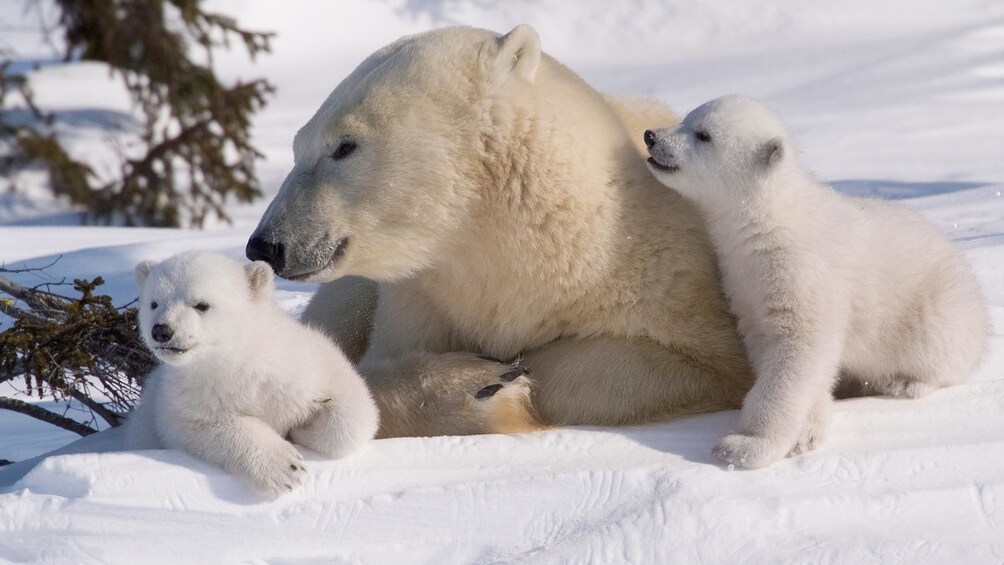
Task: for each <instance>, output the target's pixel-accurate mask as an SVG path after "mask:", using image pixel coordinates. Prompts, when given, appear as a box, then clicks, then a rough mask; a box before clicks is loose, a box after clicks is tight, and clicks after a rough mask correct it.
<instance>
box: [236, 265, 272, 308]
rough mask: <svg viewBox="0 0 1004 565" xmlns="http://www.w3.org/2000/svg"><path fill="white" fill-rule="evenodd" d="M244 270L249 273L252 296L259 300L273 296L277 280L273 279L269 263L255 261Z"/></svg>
mask: <svg viewBox="0 0 1004 565" xmlns="http://www.w3.org/2000/svg"><path fill="white" fill-rule="evenodd" d="M244 272H245V273H247V277H248V287H250V288H251V296H253V297H254V298H255V299H258V300H261V299H269V298H271V297H272V291H274V290H275V282H274V281H273V280H272V267H271V266H270V265H269V264H268V263H266V262H264V261H255V262H254V263H251V264H250V265H248V266H246V267H244Z"/></svg>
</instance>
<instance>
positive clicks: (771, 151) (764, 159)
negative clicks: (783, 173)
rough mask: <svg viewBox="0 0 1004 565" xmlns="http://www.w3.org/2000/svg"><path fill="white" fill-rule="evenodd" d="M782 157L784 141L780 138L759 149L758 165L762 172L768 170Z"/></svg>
mask: <svg viewBox="0 0 1004 565" xmlns="http://www.w3.org/2000/svg"><path fill="white" fill-rule="evenodd" d="M783 157H784V141H783V140H782V139H781V138H780V137H775V138H774V139H772V140H770V141H768V142H767V143H764V144H763V148H761V149H760V163H762V164H763V168H764V170H767V169H770V168H771V167H773V166H774V165H776V164H777V163H778V161H780V160H781V159H782V158H783Z"/></svg>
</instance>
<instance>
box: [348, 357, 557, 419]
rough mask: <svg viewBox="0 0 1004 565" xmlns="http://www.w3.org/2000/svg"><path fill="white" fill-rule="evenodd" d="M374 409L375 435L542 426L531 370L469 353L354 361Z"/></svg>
mask: <svg viewBox="0 0 1004 565" xmlns="http://www.w3.org/2000/svg"><path fill="white" fill-rule="evenodd" d="M359 371H360V373H362V375H363V376H364V377H365V378H366V382H367V384H368V385H369V386H370V389H371V391H372V393H373V398H374V399H375V400H376V402H377V406H379V408H380V431H379V432H378V433H377V437H414V436H438V435H473V434H490V433H518V432H528V431H534V430H539V429H542V428H543V427H544V426H543V425H542V424H541V423H540V421H539V420H538V419H537V417H536V415H535V414H534V412H533V409H532V407H531V406H530V387H531V379H532V375H530V374H529V371H528V370H527V369H526V368H525V367H522V366H518V365H511V364H507V363H502V362H499V361H497V360H494V359H491V358H488V357H483V356H479V355H476V354H473V353H444V354H431V353H423V354H414V355H409V356H407V357H404V358H400V359H379V360H378V359H366V360H364V362H363V363H362V364H361V365H360V366H359Z"/></svg>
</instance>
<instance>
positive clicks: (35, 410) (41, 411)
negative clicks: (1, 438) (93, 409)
mask: <svg viewBox="0 0 1004 565" xmlns="http://www.w3.org/2000/svg"><path fill="white" fill-rule="evenodd" d="M0 409H4V410H11V411H13V412H18V413H20V414H24V415H26V416H31V417H32V418H35V419H36V420H41V421H43V422H48V423H49V424H52V425H54V426H59V427H60V428H63V429H64V430H69V431H71V432H73V433H75V434H79V435H81V436H89V435H91V434H93V433H94V432H96V431H97V430H95V429H94V428H91V427H89V426H86V425H84V424H81V423H80V422H78V421H76V420H72V419H70V418H67V417H66V416H60V415H59V414H56V413H55V412H52V411H51V410H46V409H45V408H42V407H39V406H35V405H34V404H29V403H27V402H25V401H23V400H18V399H16V398H9V397H6V396H0Z"/></svg>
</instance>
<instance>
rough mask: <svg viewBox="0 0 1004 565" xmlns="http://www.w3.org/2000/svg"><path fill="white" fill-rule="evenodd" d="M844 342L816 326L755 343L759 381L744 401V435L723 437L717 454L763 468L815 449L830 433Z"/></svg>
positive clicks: (753, 354) (735, 462)
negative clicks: (832, 399) (831, 405)
mask: <svg viewBox="0 0 1004 565" xmlns="http://www.w3.org/2000/svg"><path fill="white" fill-rule="evenodd" d="M842 343H843V339H842V337H841V334H839V333H837V332H834V333H830V334H828V335H827V334H826V333H825V332H820V331H818V330H816V329H815V328H811V327H810V328H809V329H807V330H805V331H803V332H798V333H795V334H791V333H789V334H787V335H784V336H781V337H774V338H773V339H771V340H770V341H769V342H767V343H757V344H753V346H752V347H750V357H751V361H752V362H753V365H754V368H755V371H756V373H757V380H756V383H755V384H754V385H753V388H752V389H751V390H750V392H749V394H747V395H746V399H745V400H744V401H743V408H742V412H741V415H740V421H739V433H735V434H730V435H727V436H725V437H724V438H722V440H721V441H720V442H719V443H718V445H717V446H716V447H715V449H714V454H715V456H717V457H718V458H719V459H721V460H723V461H725V462H726V463H730V464H733V465H735V466H737V467H743V468H747V469H757V468H760V467H765V466H767V465H770V464H771V463H774V462H775V461H778V460H780V459H782V458H784V457H785V456H787V455H789V454H793V453H795V454H797V453H800V452H802V451H805V450H808V449H811V448H813V447H814V446H815V445H816V443H817V442H818V441H819V440H820V439H821V438H822V436H823V434H824V433H825V426H826V424H827V421H828V415H829V402H830V397H831V390H832V388H833V384H834V382H835V381H836V378H837V372H838V364H839V360H840V353H841V345H842Z"/></svg>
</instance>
